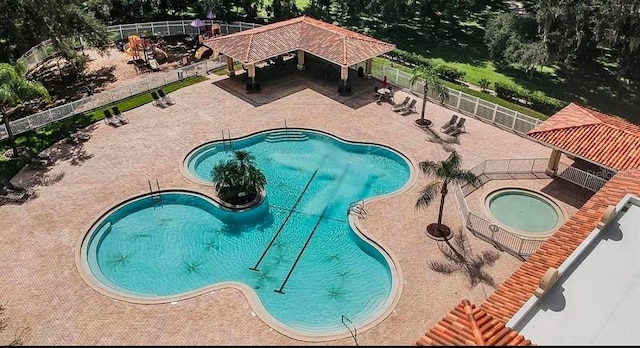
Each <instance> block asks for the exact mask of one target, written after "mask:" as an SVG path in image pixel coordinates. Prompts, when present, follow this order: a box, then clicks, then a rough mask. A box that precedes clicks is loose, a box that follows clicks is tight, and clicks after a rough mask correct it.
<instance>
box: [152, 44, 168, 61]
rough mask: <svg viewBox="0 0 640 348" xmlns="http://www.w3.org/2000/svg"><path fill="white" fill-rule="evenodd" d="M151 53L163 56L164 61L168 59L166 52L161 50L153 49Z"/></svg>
mask: <svg viewBox="0 0 640 348" xmlns="http://www.w3.org/2000/svg"><path fill="white" fill-rule="evenodd" d="M153 52H154V53H156V54H161V55H163V56H164V58H165V59H169V55H168V54H167V52H165V51H163V50H161V49H159V48H158V47H154V48H153Z"/></svg>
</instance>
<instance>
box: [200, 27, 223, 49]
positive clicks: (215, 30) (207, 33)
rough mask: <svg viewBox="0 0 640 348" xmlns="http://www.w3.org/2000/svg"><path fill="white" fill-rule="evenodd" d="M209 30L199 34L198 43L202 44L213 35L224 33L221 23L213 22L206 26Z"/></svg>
mask: <svg viewBox="0 0 640 348" xmlns="http://www.w3.org/2000/svg"><path fill="white" fill-rule="evenodd" d="M206 28H207V30H206V31H205V32H204V33H202V34H200V35H198V43H199V44H201V45H202V42H203V41H204V40H206V39H210V38H212V37H218V36H220V35H222V29H221V28H220V24H218V23H213V24H211V25H208V26H206Z"/></svg>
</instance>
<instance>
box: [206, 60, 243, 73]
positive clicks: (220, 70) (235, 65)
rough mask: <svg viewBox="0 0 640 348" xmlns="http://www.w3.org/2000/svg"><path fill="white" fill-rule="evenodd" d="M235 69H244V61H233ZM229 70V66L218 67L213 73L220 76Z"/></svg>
mask: <svg viewBox="0 0 640 348" xmlns="http://www.w3.org/2000/svg"><path fill="white" fill-rule="evenodd" d="M233 69H234V70H236V71H238V70H242V63H240V62H235V63H233ZM228 72H229V71H228V70H227V68H226V67H225V68H222V69H218V70H216V71H214V72H213V73H214V74H216V75H218V76H222V75H226V74H227V73H228Z"/></svg>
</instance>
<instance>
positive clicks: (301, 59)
mask: <svg viewBox="0 0 640 348" xmlns="http://www.w3.org/2000/svg"><path fill="white" fill-rule="evenodd" d="M298 70H304V51H303V50H298Z"/></svg>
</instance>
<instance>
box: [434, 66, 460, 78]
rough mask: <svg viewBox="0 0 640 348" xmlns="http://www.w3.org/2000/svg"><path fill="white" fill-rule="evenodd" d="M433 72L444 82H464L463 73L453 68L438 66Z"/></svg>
mask: <svg viewBox="0 0 640 348" xmlns="http://www.w3.org/2000/svg"><path fill="white" fill-rule="evenodd" d="M435 71H436V74H438V77H440V78H441V79H443V80H446V81H450V82H457V81H463V80H464V75H465V72H464V71H462V70H458V69H456V68H454V67H450V66H447V65H444V64H440V65H438V66H437V67H435Z"/></svg>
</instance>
